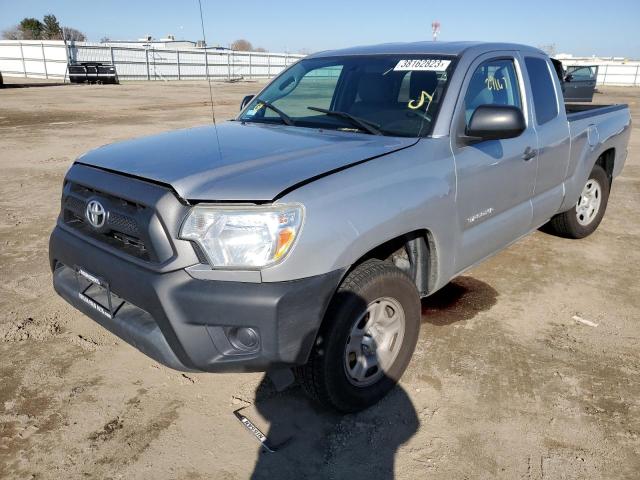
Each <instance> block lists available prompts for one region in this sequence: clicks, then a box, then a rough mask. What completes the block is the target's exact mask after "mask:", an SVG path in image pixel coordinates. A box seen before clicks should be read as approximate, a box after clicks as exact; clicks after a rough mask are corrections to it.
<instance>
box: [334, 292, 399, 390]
mask: <svg viewBox="0 0 640 480" xmlns="http://www.w3.org/2000/svg"><path fill="white" fill-rule="evenodd" d="M404 332H405V315H404V310H403V309H402V306H401V305H400V303H399V302H398V301H397V300H396V299H394V298H389V297H381V298H378V299H376V300H374V301H373V302H371V303H369V305H367V309H366V310H365V311H364V312H363V313H362V314H361V315H360V316H359V317H358V318H357V319H356V320H355V322H354V324H353V327H352V328H351V334H350V335H349V338H348V339H347V343H346V345H345V354H344V369H345V373H346V375H347V379H348V380H349V382H350V383H351V384H352V385H356V386H358V387H365V386H368V385H372V384H374V383H376V382H377V381H378V380H380V379H381V378H382V377H383V376H384V374H385V372H386V371H388V370H389V368H390V367H391V366H392V365H393V362H394V361H395V359H396V357H397V356H398V353H399V351H400V348H401V347H402V340H403V339H404Z"/></svg>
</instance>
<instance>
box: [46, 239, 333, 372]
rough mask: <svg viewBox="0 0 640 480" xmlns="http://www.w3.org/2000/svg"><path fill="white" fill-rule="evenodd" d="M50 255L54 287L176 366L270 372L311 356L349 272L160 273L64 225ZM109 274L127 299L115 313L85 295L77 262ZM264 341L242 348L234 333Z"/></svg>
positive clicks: (111, 284) (117, 331) (123, 335)
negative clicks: (273, 278) (235, 276)
mask: <svg viewBox="0 0 640 480" xmlns="http://www.w3.org/2000/svg"><path fill="white" fill-rule="evenodd" d="M49 257H50V261H51V267H52V270H53V284H54V288H55V290H56V292H58V294H59V295H61V296H62V297H63V298H64V299H65V300H67V301H68V302H69V303H70V304H72V305H73V306H74V307H76V308H77V309H78V310H80V311H82V312H83V313H84V314H85V315H87V316H88V317H90V318H92V319H93V320H95V321H96V322H98V323H99V324H100V325H102V326H103V327H105V328H106V329H108V330H110V331H111V332H112V333H114V334H115V335H117V336H118V337H120V338H122V339H123V340H125V341H126V342H128V343H130V344H131V345H133V346H135V347H136V348H138V349H139V350H140V351H142V352H143V353H145V354H146V355H148V356H150V357H152V358H153V359H155V360H157V361H158V362H160V363H162V364H164V365H167V366H169V367H171V368H174V369H177V370H194V371H209V372H216V371H266V370H270V369H277V368H283V367H289V366H293V365H301V364H304V363H305V362H306V361H307V357H308V355H309V352H310V350H311V346H312V345H313V342H314V340H315V337H316V333H317V331H318V329H319V327H320V323H321V321H322V318H323V316H324V313H325V310H326V308H327V305H328V303H329V301H330V299H331V297H332V295H333V293H334V291H335V290H336V288H337V286H338V283H339V281H340V279H341V277H342V274H343V271H341V270H337V271H334V272H330V273H327V274H324V275H319V276H316V277H310V278H304V279H300V280H293V281H289V282H277V283H244V282H228V281H213V280H198V279H194V278H193V277H191V276H190V275H189V274H188V273H187V272H186V271H184V270H176V271H172V272H167V273H158V272H155V271H152V270H148V269H145V268H143V267H140V266H138V265H135V264H133V263H130V262H127V261H126V260H123V259H121V258H119V257H116V256H114V255H112V254H110V253H109V252H107V251H105V250H103V249H101V248H99V247H96V246H94V245H92V244H90V243H88V242H86V241H84V240H83V239H82V238H80V237H78V236H77V235H75V234H73V233H70V232H68V231H66V230H65V229H63V228H61V227H56V229H55V230H54V231H53V233H52V234H51V239H50V243H49ZM77 267H80V268H82V269H85V270H86V271H87V272H91V273H92V274H95V275H97V276H99V277H101V278H103V279H105V280H106V281H107V282H108V284H109V287H110V290H111V292H113V294H115V295H117V296H118V297H120V298H121V299H123V300H124V301H125V303H124V304H123V306H122V307H121V308H120V309H119V310H118V311H117V312H116V313H115V315H114V316H113V317H112V318H109V317H108V316H107V315H105V314H104V312H100V311H99V310H98V309H96V308H94V307H92V306H91V305H90V304H89V303H87V302H86V301H83V299H82V298H81V295H80V293H81V292H82V285H81V284H80V283H79V280H78V275H77V274H76V270H75V269H76V268H77ZM246 328H251V329H253V330H254V331H255V332H257V334H258V337H259V341H258V343H257V346H255V347H254V348H253V349H250V351H247V349H243V348H238V347H237V342H234V341H233V335H234V332H237V331H238V330H239V329H246Z"/></svg>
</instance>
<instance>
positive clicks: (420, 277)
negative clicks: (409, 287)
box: [343, 228, 439, 296]
mask: <svg viewBox="0 0 640 480" xmlns="http://www.w3.org/2000/svg"><path fill="white" fill-rule="evenodd" d="M437 248H438V247H437V243H436V239H435V237H434V235H433V232H432V231H431V230H430V229H426V228H424V229H418V230H412V231H410V232H407V233H403V234H401V235H397V236H395V237H393V238H391V239H388V240H386V241H384V242H382V243H380V244H379V245H377V246H375V247H373V248H371V249H370V250H368V251H367V252H365V253H364V254H362V255H361V256H360V257H359V258H358V259H356V260H355V261H354V262H353V263H352V264H351V266H350V267H349V268H348V269H347V270H346V271H345V273H344V276H345V277H346V276H347V275H348V274H349V272H351V270H353V269H354V268H356V267H357V266H358V265H360V264H362V263H363V262H366V261H367V260H370V259H378V260H383V261H389V262H391V263H393V264H394V265H396V266H397V267H398V268H400V269H401V270H403V271H405V272H406V273H407V274H408V275H409V276H410V277H411V279H412V280H413V281H414V283H415V285H416V288H417V289H418V292H419V293H420V296H427V295H429V294H431V293H432V292H433V291H434V290H435V289H436V284H437V280H438V267H439V264H438V249H437ZM343 278H344V277H343Z"/></svg>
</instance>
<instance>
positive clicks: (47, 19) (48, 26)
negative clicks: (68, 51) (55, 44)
mask: <svg viewBox="0 0 640 480" xmlns="http://www.w3.org/2000/svg"><path fill="white" fill-rule="evenodd" d="M42 20H43V23H44V28H43V31H42V38H43V39H45V40H62V27H61V26H60V22H58V19H57V18H56V16H55V15H51V14H49V15H45V16H44V18H43V19H42Z"/></svg>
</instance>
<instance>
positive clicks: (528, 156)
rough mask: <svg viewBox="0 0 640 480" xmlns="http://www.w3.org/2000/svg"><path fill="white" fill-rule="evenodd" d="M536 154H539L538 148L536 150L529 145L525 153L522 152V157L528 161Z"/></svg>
mask: <svg viewBox="0 0 640 480" xmlns="http://www.w3.org/2000/svg"><path fill="white" fill-rule="evenodd" d="M536 155H538V150H536V149H535V148H531V147H527V148H525V149H524V153H523V154H522V159H523V160H524V161H525V162H528V161H529V160H531V159H532V158H533V157H535V156H536Z"/></svg>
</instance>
